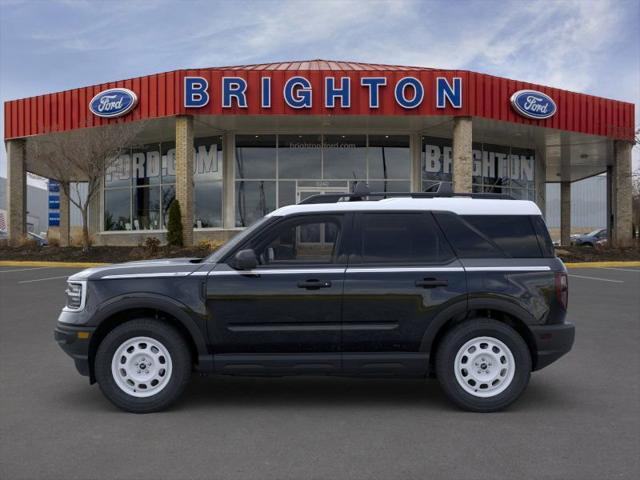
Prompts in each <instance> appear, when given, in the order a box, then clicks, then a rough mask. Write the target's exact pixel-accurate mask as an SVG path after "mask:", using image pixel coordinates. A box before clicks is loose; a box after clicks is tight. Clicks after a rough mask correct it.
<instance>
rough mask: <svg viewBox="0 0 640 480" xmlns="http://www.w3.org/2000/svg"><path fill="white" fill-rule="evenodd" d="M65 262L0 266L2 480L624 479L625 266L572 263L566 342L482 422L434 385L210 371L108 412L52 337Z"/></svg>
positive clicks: (634, 468)
mask: <svg viewBox="0 0 640 480" xmlns="http://www.w3.org/2000/svg"><path fill="white" fill-rule="evenodd" d="M75 271H77V269H60V268H19V267H2V268H0V478H2V479H14V478H25V479H35V478H47V479H65V480H70V479H90V478H110V479H113V478H127V479H129V478H131V479H151V478H155V479H159V478H171V479H180V478H185V479H187V478H188V479H198V478H203V479H204V478H206V479H227V478H238V479H247V478H259V479H272V478H273V479H287V478H291V479H302V478H305V479H306V478H314V479H337V478H354V479H355V478H362V479H373V478H381V479H385V480H389V479H394V478H400V479H412V478H421V479H434V478H456V479H466V478H473V479H484V478H486V479H498V478H505V479H524V478H536V479H539V478H554V479H556V478H557V479H580V480H585V479H604V478H629V479H631V478H633V479H636V478H639V476H640V462H639V458H640V456H639V454H640V374H639V372H640V353H639V352H640V269H635V268H609V269H604V268H600V269H576V270H572V271H571V272H570V273H571V278H570V316H571V319H572V320H573V321H574V322H575V323H576V326H577V333H576V345H575V347H574V350H573V351H572V352H571V353H570V354H569V355H568V356H566V357H565V358H563V359H561V360H560V361H559V362H558V363H556V364H554V365H551V366H550V367H548V368H547V369H544V370H542V371H540V372H537V373H535V374H534V375H533V377H532V379H531V384H530V386H529V389H528V390H527V392H526V393H525V395H524V396H523V398H521V399H520V401H518V402H517V403H516V404H515V405H514V406H513V407H512V408H511V409H510V410H509V411H507V412H501V413H497V414H489V415H486V414H485V415H482V414H473V413H466V412H462V411H459V410H457V409H455V408H454V407H452V406H451V405H450V404H449V403H448V402H447V401H446V400H445V398H444V396H443V395H442V394H441V393H440V390H439V388H438V384H437V382H436V381H419V380H360V379H334V378H281V379H250V378H244V379H243V378H215V377H211V378H202V377H194V381H193V382H192V384H191V386H190V387H189V388H188V390H187V392H186V394H185V395H184V397H183V398H182V401H181V402H179V404H178V405H177V406H176V407H175V408H173V409H172V410H171V411H168V412H163V413H157V414H151V415H144V416H142V415H132V414H126V413H123V412H121V411H119V410H117V409H116V408H115V407H113V406H112V405H111V404H110V403H109V402H108V401H107V400H106V399H104V398H103V396H102V394H101V393H100V391H99V389H98V387H97V386H95V385H94V386H91V387H90V386H89V385H88V382H87V380H86V379H85V378H84V377H81V376H79V375H78V374H77V373H76V371H75V369H74V367H73V364H72V362H71V360H70V359H69V358H68V357H67V356H66V355H65V354H64V353H63V352H62V351H61V350H60V349H59V348H58V346H57V345H56V344H55V342H54V341H53V336H52V330H53V327H54V324H55V319H56V317H57V314H58V312H59V310H60V308H61V307H62V303H63V290H64V287H65V280H64V279H65V278H66V277H67V276H68V275H70V274H71V273H73V272H75Z"/></svg>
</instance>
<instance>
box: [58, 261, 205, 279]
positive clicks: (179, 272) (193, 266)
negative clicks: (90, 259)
mask: <svg viewBox="0 0 640 480" xmlns="http://www.w3.org/2000/svg"><path fill="white" fill-rule="evenodd" d="M201 260H202V259H200V258H166V259H159V260H140V261H135V262H126V263H115V264H113V265H107V266H104V267H95V268H87V269H86V270H82V271H81V272H78V273H75V274H73V275H71V276H70V277H69V280H76V281H79V280H109V279H116V278H125V277H130V278H135V277H136V276H139V278H145V277H146V278H153V277H163V276H166V277H184V276H187V275H190V274H192V273H193V272H195V271H197V270H199V269H200V268H202V267H203V266H204V265H208V266H209V267H210V266H211V265H210V264H204V263H202V262H201Z"/></svg>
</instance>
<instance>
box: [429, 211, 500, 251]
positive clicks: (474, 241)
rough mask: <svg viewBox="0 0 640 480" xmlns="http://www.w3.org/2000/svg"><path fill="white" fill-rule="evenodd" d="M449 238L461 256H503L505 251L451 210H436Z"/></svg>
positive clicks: (436, 214) (437, 216)
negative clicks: (450, 211)
mask: <svg viewBox="0 0 640 480" xmlns="http://www.w3.org/2000/svg"><path fill="white" fill-rule="evenodd" d="M434 216H435V218H436V220H437V221H438V223H439V224H440V227H442V230H443V231H444V234H445V235H446V237H447V239H448V240H449V242H450V243H451V245H452V246H453V248H454V250H455V251H456V254H457V255H458V257H460V258H501V257H504V256H505V253H504V252H503V250H502V249H500V248H499V247H498V246H497V245H496V244H495V243H493V242H491V241H490V240H489V239H488V238H487V237H486V236H485V235H484V234H483V233H482V232H480V231H478V230H477V229H475V228H474V227H472V226H471V225H470V224H469V223H467V222H465V221H464V220H463V219H462V218H461V217H460V216H458V215H456V214H455V213H449V212H434Z"/></svg>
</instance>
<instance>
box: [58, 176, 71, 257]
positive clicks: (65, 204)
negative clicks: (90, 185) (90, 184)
mask: <svg viewBox="0 0 640 480" xmlns="http://www.w3.org/2000/svg"><path fill="white" fill-rule="evenodd" d="M65 188H66V189H67V191H69V188H70V185H69V182H66V185H63V183H62V182H60V227H59V228H58V230H59V231H60V246H61V247H68V246H69V240H70V239H69V235H70V227H71V208H70V205H69V196H68V195H67V194H66V193H65Z"/></svg>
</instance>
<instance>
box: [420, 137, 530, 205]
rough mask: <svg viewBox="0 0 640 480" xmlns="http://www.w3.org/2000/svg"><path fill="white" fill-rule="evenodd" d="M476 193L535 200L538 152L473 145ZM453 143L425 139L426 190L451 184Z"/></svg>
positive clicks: (423, 180)
mask: <svg viewBox="0 0 640 480" xmlns="http://www.w3.org/2000/svg"><path fill="white" fill-rule="evenodd" d="M472 148H473V152H472V154H473V173H472V182H473V185H472V191H473V192H487V193H504V194H507V195H511V196H513V197H514V198H520V199H529V200H535V182H534V178H535V177H534V172H535V151H534V150H531V149H523V148H516V147H509V146H504V145H491V144H486V143H484V144H483V143H473V146H472ZM451 153H452V149H451V140H450V139H442V138H430V137H423V140H422V189H423V191H426V190H427V189H429V188H430V187H435V186H436V185H437V184H438V182H441V181H445V182H451V179H452V174H451V172H452V170H451Z"/></svg>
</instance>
